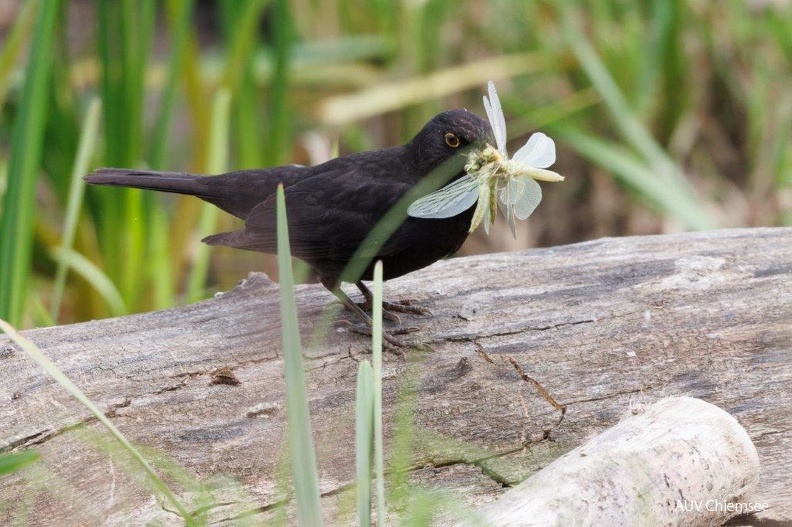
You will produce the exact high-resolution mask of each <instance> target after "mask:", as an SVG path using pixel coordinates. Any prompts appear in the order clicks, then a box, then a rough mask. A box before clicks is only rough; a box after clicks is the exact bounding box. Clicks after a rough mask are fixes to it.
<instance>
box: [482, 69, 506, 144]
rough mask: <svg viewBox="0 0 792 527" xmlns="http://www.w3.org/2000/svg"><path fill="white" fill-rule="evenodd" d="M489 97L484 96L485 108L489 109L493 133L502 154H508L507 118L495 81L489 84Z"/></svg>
mask: <svg viewBox="0 0 792 527" xmlns="http://www.w3.org/2000/svg"><path fill="white" fill-rule="evenodd" d="M487 89H488V91H489V99H487V97H486V96H485V97H484V109H485V110H486V111H487V119H489V122H490V126H491V127H492V133H493V134H494V135H495V144H496V146H497V147H498V150H499V151H500V152H501V153H502V154H506V120H505V119H504V118H503V109H502V108H501V104H500V99H499V98H498V92H497V91H495V83H494V82H492V81H489V84H487Z"/></svg>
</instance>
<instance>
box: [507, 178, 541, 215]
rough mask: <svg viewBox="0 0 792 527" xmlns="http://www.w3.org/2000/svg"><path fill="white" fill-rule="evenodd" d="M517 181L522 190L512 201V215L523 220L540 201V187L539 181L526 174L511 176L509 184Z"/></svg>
mask: <svg viewBox="0 0 792 527" xmlns="http://www.w3.org/2000/svg"><path fill="white" fill-rule="evenodd" d="M517 181H519V182H520V184H521V185H522V187H523V191H522V193H521V194H520V196H519V197H518V198H517V200H516V201H515V202H514V215H515V216H517V219H520V220H524V219H526V218H527V217H528V216H530V215H531V213H533V211H534V210H535V209H536V207H537V206H538V205H539V202H540V201H542V187H540V186H539V183H537V182H536V181H534V180H533V179H531V178H529V177H527V176H521V177H517V178H513V179H512V180H510V181H509V184H510V185H511V184H517V183H516V182H517Z"/></svg>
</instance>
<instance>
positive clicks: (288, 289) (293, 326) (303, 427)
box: [277, 185, 323, 526]
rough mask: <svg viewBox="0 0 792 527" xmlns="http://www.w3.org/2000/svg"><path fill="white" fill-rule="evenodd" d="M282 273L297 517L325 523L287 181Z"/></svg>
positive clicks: (281, 203)
mask: <svg viewBox="0 0 792 527" xmlns="http://www.w3.org/2000/svg"><path fill="white" fill-rule="evenodd" d="M277 200H278V201H277V214H278V273H279V276H280V298H281V334H282V339H283V367H284V369H285V375H286V413H287V418H288V422H289V446H290V450H291V461H292V471H293V473H294V490H295V496H296V498H297V519H298V520H299V523H300V525H305V526H314V525H316V526H318V525H322V523H323V522H322V502H321V499H320V498H319V476H318V474H317V470H316V451H315V450H314V444H313V435H312V432H311V417H310V414H309V412H308V395H307V392H306V388H305V370H304V366H303V357H302V346H301V344H300V327H299V323H298V321H297V305H296V303H295V300H294V277H293V276H292V266H291V250H290V248H289V227H288V224H287V220H286V197H285V194H284V192H283V185H278V195H277Z"/></svg>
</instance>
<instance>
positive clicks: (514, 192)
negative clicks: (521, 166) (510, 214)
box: [499, 176, 525, 205]
mask: <svg viewBox="0 0 792 527" xmlns="http://www.w3.org/2000/svg"><path fill="white" fill-rule="evenodd" d="M524 179H525V178H524V177H519V176H518V177H512V178H509V180H508V182H507V183H506V184H504V185H503V190H502V191H501V193H500V195H499V197H500V201H501V203H503V204H504V205H514V204H515V203H517V202H518V201H519V200H520V198H521V197H522V195H523V194H524V193H525V183H524V181H523V180H524Z"/></svg>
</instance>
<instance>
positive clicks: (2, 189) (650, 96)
mask: <svg viewBox="0 0 792 527" xmlns="http://www.w3.org/2000/svg"><path fill="white" fill-rule="evenodd" d="M0 7H1V8H2V9H0V27H2V36H1V38H2V42H3V44H2V50H1V51H0V109H1V112H2V113H0V196H2V199H1V200H0V318H5V319H8V320H10V321H11V322H12V323H15V324H17V325H21V326H24V327H30V326H35V325H47V324H53V323H66V322H73V321H78V320H86V319H91V318H101V317H105V316H109V315H115V314H123V313H128V312H138V311H146V310H152V309H157V308H163V307H167V306H171V305H175V304H179V303H183V302H187V301H192V300H195V299H198V298H201V297H204V296H207V295H210V294H212V293H213V292H214V291H216V290H223V289H228V288H229V287H232V286H233V285H234V283H235V282H236V281H237V280H239V279H241V278H243V277H244V276H246V274H247V272H248V271H251V270H263V271H266V272H268V273H270V274H271V275H274V274H275V258H274V257H273V258H269V257H266V256H262V255H257V254H243V253H240V252H235V251H232V250H228V249H222V248H219V249H213V250H212V252H211V253H209V252H208V251H206V250H205V249H204V248H202V246H201V244H200V243H199V240H200V238H201V237H202V236H204V235H206V234H208V233H211V232H217V231H219V230H223V229H229V228H234V226H235V225H236V223H235V222H234V221H232V220H231V219H229V218H227V217H224V215H222V214H216V213H214V212H209V209H207V208H206V207H204V205H203V204H202V203H200V202H199V201H198V200H195V199H191V198H181V197H173V196H160V195H156V194H154V193H143V192H139V191H132V190H117V189H108V188H98V189H94V188H91V189H88V190H87V191H84V189H83V187H82V185H81V183H80V180H79V177H80V176H81V175H82V174H83V173H86V172H88V171H90V170H91V169H93V168H95V167H99V166H125V167H151V168H158V169H168V170H185V171H192V172H205V173H216V172H222V171H224V170H231V169H240V168H250V167H265V166H272V165H278V164H284V163H294V162H296V163H318V162H321V161H324V160H326V159H328V157H330V156H331V153H332V152H334V151H335V148H336V145H337V149H338V151H339V152H340V153H342V154H343V153H347V152H352V151H360V150H366V149H371V148H378V147H382V146H390V145H394V144H398V143H401V142H403V141H405V140H407V139H409V138H410V137H412V135H414V134H415V133H416V132H417V131H418V129H419V128H420V127H421V126H422V125H423V124H424V123H425V122H426V121H427V120H428V119H429V118H431V116H433V115H434V114H435V113H437V112H439V111H442V110H444V109H448V108H453V107H467V108H469V109H471V110H473V111H475V112H477V113H479V114H480V115H483V114H484V112H483V108H482V106H481V96H482V95H483V93H484V90H485V84H486V81H487V80H489V79H492V80H494V81H495V82H496V84H497V85H498V87H499V91H500V94H501V100H502V102H503V105H504V108H505V111H506V114H507V122H508V127H509V134H510V138H511V139H512V141H513V142H514V146H519V145H521V144H522V143H523V142H524V141H525V139H526V137H527V136H528V135H529V134H530V133H531V132H533V131H535V130H538V129H541V130H542V131H544V132H546V133H548V134H549V135H550V136H551V137H554V138H555V139H556V141H557V143H558V146H559V162H558V164H557V165H556V169H557V170H558V171H559V172H560V173H562V174H564V175H565V176H567V180H566V182H564V183H563V184H560V185H546V186H545V201H544V203H543V204H542V205H540V207H539V209H538V210H537V212H536V213H535V214H534V215H533V216H532V218H531V219H530V220H529V221H528V222H527V223H524V224H523V225H522V226H521V227H520V229H519V230H518V239H517V240H512V239H511V236H510V234H509V232H508V228H506V227H505V226H504V225H500V226H497V225H496V229H495V232H494V233H492V234H491V236H489V237H485V236H484V235H483V233H476V234H475V235H474V236H472V237H471V238H470V239H469V240H468V243H467V244H466V245H465V247H464V248H463V251H462V252H463V253H465V254H470V253H479V252H487V251H499V250H512V249H518V248H526V247H531V246H536V245H554V244H561V243H569V242H574V241H579V240H585V239H591V238H597V237H601V236H615V235H626V234H647V233H658V232H667V231H672V230H681V229H709V228H720V227H735V226H759V225H790V224H792V142H791V141H790V134H791V133H792V6H790V3H789V2H788V1H784V0H778V1H775V2H771V1H759V0H754V1H749V0H743V1H729V0H727V1H723V2H706V1H701V0H665V1H662V2H638V3H636V2H630V1H622V0H608V1H603V0H569V1H566V2H546V1H524V0H512V1H508V0H501V1H495V2H485V1H478V0H471V1H462V2H460V1H458V0H457V1H449V0H427V1H423V2H416V1H411V2H391V1H383V0H379V1H355V0H351V1H341V0H339V1H330V0H328V1H322V2H317V1H310V0H302V1H293V2H288V1H286V0H272V1H266V0H226V1H221V0H218V1H214V2H211V1H201V0H164V1H161V2H157V1H155V0H112V1H110V0H108V1H101V0H100V1H96V2H94V1H90V0H71V1H67V0H27V1H18V2H15V1H11V0H8V1H5V2H2V3H0ZM514 146H513V147H512V150H513V148H514ZM84 192H85V193H84Z"/></svg>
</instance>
